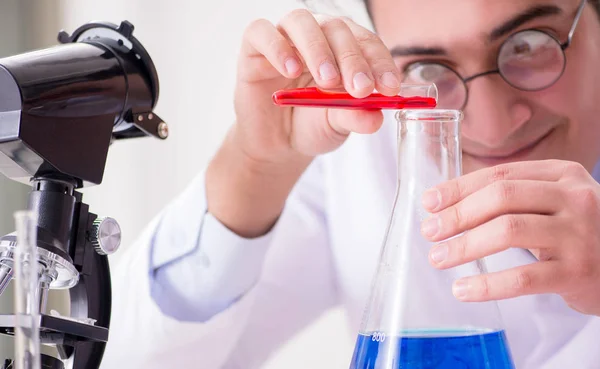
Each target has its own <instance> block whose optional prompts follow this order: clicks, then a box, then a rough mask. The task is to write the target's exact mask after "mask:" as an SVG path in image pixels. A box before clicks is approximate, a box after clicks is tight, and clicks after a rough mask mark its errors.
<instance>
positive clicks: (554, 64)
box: [498, 31, 565, 90]
mask: <svg viewBox="0 0 600 369" xmlns="http://www.w3.org/2000/svg"><path fill="white" fill-rule="evenodd" d="M564 66H565V54H564V53H563V50H562V48H561V47H560V44H559V42H558V41H557V40H556V39H555V38H554V37H552V36H550V35H549V34H547V33H544V32H541V31H523V32H519V33H516V34H515V35H513V36H511V38H509V39H508V40H506V42H505V43H504V45H502V48H501V49H500V54H499V55H498V68H499V69H500V73H501V74H502V76H504V78H505V79H506V80H507V81H508V83H510V84H512V85H513V86H515V87H517V88H520V89H523V90H539V89H542V88H545V87H548V86H550V85H551V84H553V83H554V82H556V80H557V79H558V78H560V76H561V74H562V72H563V69H564Z"/></svg>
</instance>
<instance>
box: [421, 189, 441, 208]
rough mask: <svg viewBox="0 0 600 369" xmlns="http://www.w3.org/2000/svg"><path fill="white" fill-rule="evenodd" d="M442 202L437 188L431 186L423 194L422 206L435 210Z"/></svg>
mask: <svg viewBox="0 0 600 369" xmlns="http://www.w3.org/2000/svg"><path fill="white" fill-rule="evenodd" d="M441 203H442V194H441V192H440V191H439V190H438V189H437V188H432V189H429V190H427V191H425V193H424V194H423V207H425V208H426V209H428V210H435V209H437V207H438V206H440V204H441Z"/></svg>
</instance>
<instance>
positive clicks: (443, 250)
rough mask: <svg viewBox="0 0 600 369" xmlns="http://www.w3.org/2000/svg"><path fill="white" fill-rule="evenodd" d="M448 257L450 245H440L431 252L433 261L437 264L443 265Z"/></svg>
mask: <svg viewBox="0 0 600 369" xmlns="http://www.w3.org/2000/svg"><path fill="white" fill-rule="evenodd" d="M447 257H448V245H446V244H443V243H442V244H439V245H437V246H436V247H434V248H433V249H432V250H431V260H433V262H435V263H436V264H439V263H441V262H442V261H444V260H446V258H447Z"/></svg>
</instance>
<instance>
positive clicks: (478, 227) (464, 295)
mask: <svg viewBox="0 0 600 369" xmlns="http://www.w3.org/2000/svg"><path fill="white" fill-rule="evenodd" d="M423 204H424V206H425V207H426V209H428V211H430V212H431V213H432V216H431V217H430V218H429V219H427V220H425V222H424V223H423V228H422V233H423V234H424V236H425V237H426V238H428V239H429V240H431V241H434V242H438V241H442V242H440V243H439V244H436V245H435V246H434V247H433V248H432V250H431V251H430V254H429V256H430V262H431V263H432V264H433V265H434V266H435V267H437V268H441V269H444V268H451V267H454V266H457V265H460V264H464V263H467V262H470V261H473V260H476V259H479V258H483V257H486V256H489V255H492V254H495V253H498V252H501V251H504V250H507V249H508V248H513V247H518V248H524V249H529V250H530V251H531V252H532V253H533V254H534V255H535V256H536V257H537V259H538V261H537V262H534V263H533V264H529V265H525V266H520V267H517V268H513V269H509V270H505V271H500V272H497V273H490V274H486V275H480V276H474V277H467V278H464V279H461V280H458V281H455V284H454V294H455V296H456V297H457V298H459V299H461V300H464V301H486V300H498V299H506V298H511V297H516V296H521V295H528V294H542V293H556V294H559V295H560V296H562V298H563V299H564V300H565V301H566V302H567V304H568V305H569V306H570V307H571V308H573V309H575V310H577V311H579V312H582V313H585V314H595V315H600V186H599V185H598V183H597V182H596V181H595V180H594V179H593V178H592V177H591V176H590V174H589V173H588V172H587V171H586V170H585V168H584V167H583V166H581V165H579V164H576V163H572V162H566V161H557V160H546V161H532V162H518V163H511V164H505V165H500V166H496V167H492V168H486V169H482V170H479V171H476V172H473V173H470V174H468V175H465V176H462V177H459V178H457V179H453V180H451V181H448V182H446V183H443V184H440V185H439V186H436V187H435V188H433V189H430V190H429V191H427V192H426V193H425V195H424V197H423ZM436 226H437V230H436ZM461 232H465V233H464V234H462V235H460V236H458V237H456V238H453V239H451V240H447V241H445V242H443V240H445V239H447V238H449V237H452V236H455V235H458V234H460V233H461Z"/></svg>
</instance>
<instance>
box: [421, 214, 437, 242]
mask: <svg viewBox="0 0 600 369" xmlns="http://www.w3.org/2000/svg"><path fill="white" fill-rule="evenodd" d="M439 230H440V219H439V217H436V216H434V217H431V218H428V219H426V220H425V221H423V223H422V224H421V233H423V235H424V236H425V237H433V236H435V235H436V234H437V233H438V231H439Z"/></svg>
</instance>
